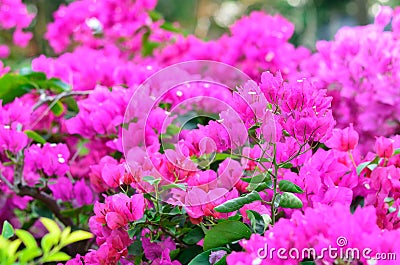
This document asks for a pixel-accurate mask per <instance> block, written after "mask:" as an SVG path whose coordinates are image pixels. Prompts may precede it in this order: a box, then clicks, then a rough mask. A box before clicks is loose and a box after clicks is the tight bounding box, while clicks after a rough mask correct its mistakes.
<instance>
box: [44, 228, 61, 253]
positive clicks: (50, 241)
mask: <svg viewBox="0 0 400 265" xmlns="http://www.w3.org/2000/svg"><path fill="white" fill-rule="evenodd" d="M58 239H59V237H58V236H57V235H56V234H52V233H50V234H47V235H45V236H44V237H43V238H42V241H41V243H40V245H41V246H42V250H43V253H44V254H46V253H49V252H50V249H51V248H52V247H53V246H54V245H56V244H57V243H58Z"/></svg>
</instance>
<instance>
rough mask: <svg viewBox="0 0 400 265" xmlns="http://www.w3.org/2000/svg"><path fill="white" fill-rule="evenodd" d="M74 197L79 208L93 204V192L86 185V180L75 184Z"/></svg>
mask: <svg viewBox="0 0 400 265" xmlns="http://www.w3.org/2000/svg"><path fill="white" fill-rule="evenodd" d="M74 195H75V199H76V202H77V203H78V206H83V205H86V204H91V203H93V192H92V190H91V189H90V188H89V186H88V184H86V183H85V180H84V179H81V180H79V181H77V182H75V184H74Z"/></svg>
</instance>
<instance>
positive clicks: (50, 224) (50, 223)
mask: <svg viewBox="0 0 400 265" xmlns="http://www.w3.org/2000/svg"><path fill="white" fill-rule="evenodd" d="M39 220H40V222H41V223H42V224H43V225H44V227H46V229H47V231H49V232H50V234H54V235H56V236H57V237H59V236H60V235H61V229H60V227H58V224H57V223H56V222H55V221H54V220H51V219H49V218H45V217H42V218H40V219H39Z"/></svg>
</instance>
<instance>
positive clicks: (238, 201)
mask: <svg viewBox="0 0 400 265" xmlns="http://www.w3.org/2000/svg"><path fill="white" fill-rule="evenodd" d="M260 200H261V197H260V195H259V194H258V192H257V191H252V192H250V193H248V194H246V195H245V196H242V197H238V198H235V199H232V200H229V201H226V202H224V203H223V204H221V205H218V206H217V207H215V208H214V210H215V211H217V212H220V213H230V212H233V211H236V210H239V209H240V208H242V207H243V206H244V205H246V204H249V203H252V202H254V201H260Z"/></svg>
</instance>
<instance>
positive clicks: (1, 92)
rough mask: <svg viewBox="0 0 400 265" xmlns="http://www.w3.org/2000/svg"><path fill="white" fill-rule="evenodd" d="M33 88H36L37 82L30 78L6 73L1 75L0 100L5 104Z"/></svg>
mask: <svg viewBox="0 0 400 265" xmlns="http://www.w3.org/2000/svg"><path fill="white" fill-rule="evenodd" d="M33 88H35V84H33V83H32V82H31V81H29V79H28V78H26V77H24V76H22V75H18V74H5V75H3V76H2V77H0V100H2V101H3V105H4V104H6V103H9V102H11V101H13V100H14V99H15V98H17V97H20V96H23V95H25V94H26V93H28V92H29V91H30V90H31V89H33Z"/></svg>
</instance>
